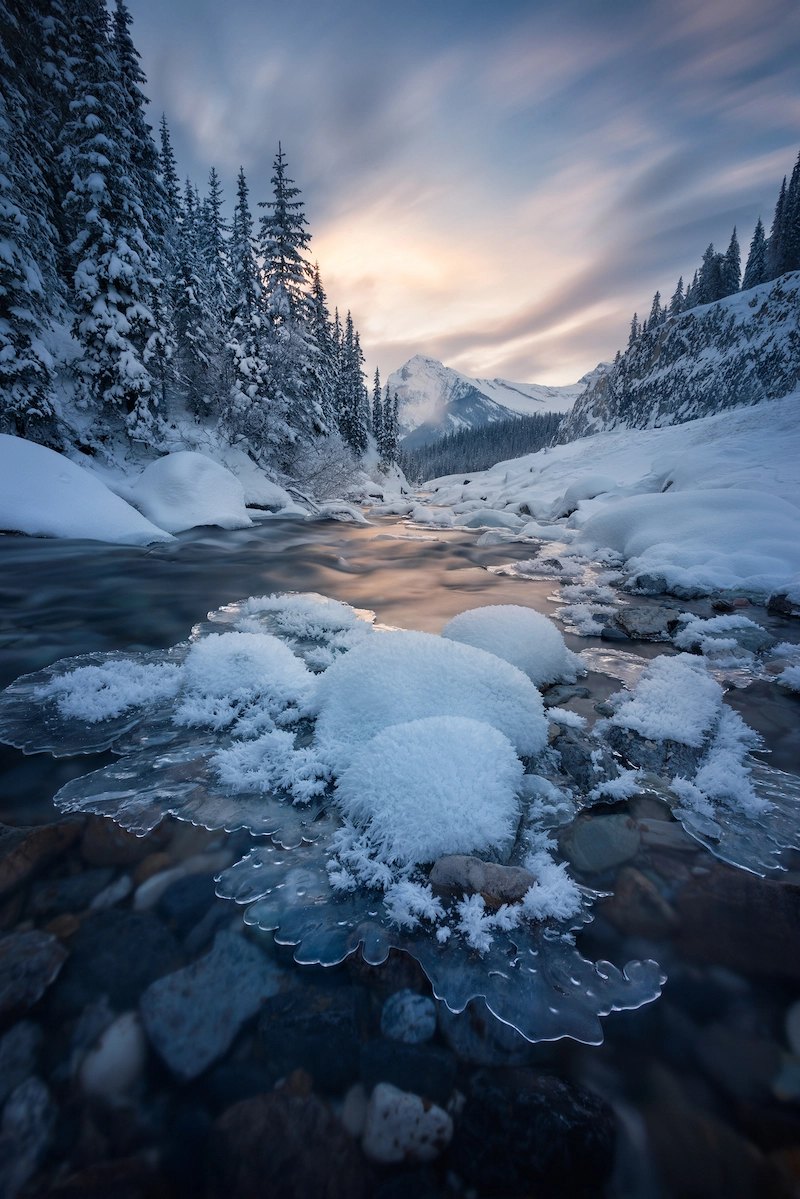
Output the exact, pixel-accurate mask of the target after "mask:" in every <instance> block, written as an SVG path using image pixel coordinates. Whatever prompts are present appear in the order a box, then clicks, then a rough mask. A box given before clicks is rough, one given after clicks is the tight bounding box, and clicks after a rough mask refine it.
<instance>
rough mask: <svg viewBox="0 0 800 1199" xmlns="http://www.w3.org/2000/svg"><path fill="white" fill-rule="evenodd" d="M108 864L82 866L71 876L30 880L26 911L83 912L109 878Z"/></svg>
mask: <svg viewBox="0 0 800 1199" xmlns="http://www.w3.org/2000/svg"><path fill="white" fill-rule="evenodd" d="M113 873H114V871H113V869H112V868H111V867H100V868H98V869H97V870H84V871H82V872H81V873H80V874H75V875H73V876H72V877H71V878H55V879H48V880H47V881H42V882H39V883H34V885H33V888H32V890H31V897H30V899H29V901H28V907H27V912H28V915H30V916H61V915H62V914H63V913H64V912H84V911H86V909H87V908H88V907H89V905H90V904H91V902H92V900H93V899H94V898H95V896H96V895H99V894H100V892H101V891H102V890H104V888H105V887H107V886H108V884H109V883H110V882H111V877H112V875H113Z"/></svg>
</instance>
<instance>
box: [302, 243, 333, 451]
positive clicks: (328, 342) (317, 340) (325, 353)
mask: <svg viewBox="0 0 800 1199" xmlns="http://www.w3.org/2000/svg"><path fill="white" fill-rule="evenodd" d="M306 312H307V318H306V325H307V336H308V340H309V342H310V346H311V349H312V351H313V353H312V355H311V358H310V369H311V374H310V380H309V384H310V386H311V388H312V392H313V394H314V396H315V398H316V400H317V402H318V403H319V406H320V408H321V410H322V414H323V417H324V422H325V429H326V431H327V432H329V433H330V432H331V431H333V430H334V429H335V428H336V347H335V344H334V330H333V328H332V326H331V317H330V312H329V311H328V297H327V296H326V295H325V288H324V287H323V286H322V276H321V275H320V272H319V263H318V262H317V263H315V264H314V273H313V276H312V279H311V293H310V295H309V297H308V301H307V305H306Z"/></svg>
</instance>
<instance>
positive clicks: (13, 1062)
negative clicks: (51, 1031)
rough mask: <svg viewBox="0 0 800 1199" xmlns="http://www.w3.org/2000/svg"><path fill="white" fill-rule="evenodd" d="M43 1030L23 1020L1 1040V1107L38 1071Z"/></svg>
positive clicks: (29, 1021) (31, 1022)
mask: <svg viewBox="0 0 800 1199" xmlns="http://www.w3.org/2000/svg"><path fill="white" fill-rule="evenodd" d="M41 1043H42V1030H41V1028H40V1027H39V1025H38V1024H34V1023H33V1021H31V1020H21V1021H20V1022H19V1024H15V1025H14V1026H13V1027H12V1028H10V1029H9V1030H8V1032H7V1033H6V1034H5V1036H4V1037H3V1038H2V1040H0V1105H2V1104H3V1103H5V1101H6V1099H7V1098H8V1096H9V1095H10V1094H11V1092H12V1091H13V1090H14V1089H15V1088H16V1087H18V1086H19V1084H20V1083H21V1082H24V1081H25V1079H26V1078H28V1077H29V1075H31V1074H33V1072H34V1070H35V1069H36V1061H37V1058H38V1056H39V1046H40V1045H41Z"/></svg>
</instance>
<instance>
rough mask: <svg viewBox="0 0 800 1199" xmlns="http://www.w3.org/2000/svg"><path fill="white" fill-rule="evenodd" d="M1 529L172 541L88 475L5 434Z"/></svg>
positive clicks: (128, 541)
mask: <svg viewBox="0 0 800 1199" xmlns="http://www.w3.org/2000/svg"><path fill="white" fill-rule="evenodd" d="M0 529H2V530H4V531H7V532H13V533H27V534H28V536H30V537H77V538H86V539H88V540H90V541H112V542H117V543H118V544H120V545H150V544H152V543H153V542H155V541H170V540H171V538H170V537H169V536H168V534H167V533H165V532H164V531H163V529H160V528H156V525H155V524H151V522H150V521H149V520H147V519H145V517H144V516H142V515H141V513H139V512H137V511H136V509H135V508H132V507H131V506H130V504H126V503H125V501H124V500H123V499H120V497H119V496H117V495H114V493H113V492H112V491H110V490H109V489H108V487H106V486H105V484H103V483H101V482H100V480H99V479H96V478H95V477H94V476H93V475H91V474H90V473H89V471H88V470H84V469H82V468H81V467H80V466H77V465H76V464H75V463H74V462H70V460H69V459H68V458H65V457H64V456H63V454H57V453H56V452H55V450H49V449H47V448H46V447H45V446H42V445H36V444H35V443H34V442H32V441H24V440H23V439H22V438H21V437H11V436H9V435H8V434H6V433H2V434H0Z"/></svg>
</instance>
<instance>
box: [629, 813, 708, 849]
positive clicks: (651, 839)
mask: <svg viewBox="0 0 800 1199" xmlns="http://www.w3.org/2000/svg"><path fill="white" fill-rule="evenodd" d="M638 824H639V834H640V836H641V838H642V845H646V846H647V847H648V849H667V850H676V851H677V852H678V853H696V852H697V842H696V841H695V840H694V838H693V837H690V836H689V834H688V833H687V832H685V831H684V828H683V825H682V824H679V823H678V821H677V820H664V819H663V818H662V817H658V818H657V819H655V820H653V819H652V818H651V817H648V819H646V820H642V819H640V820H639V822H638Z"/></svg>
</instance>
